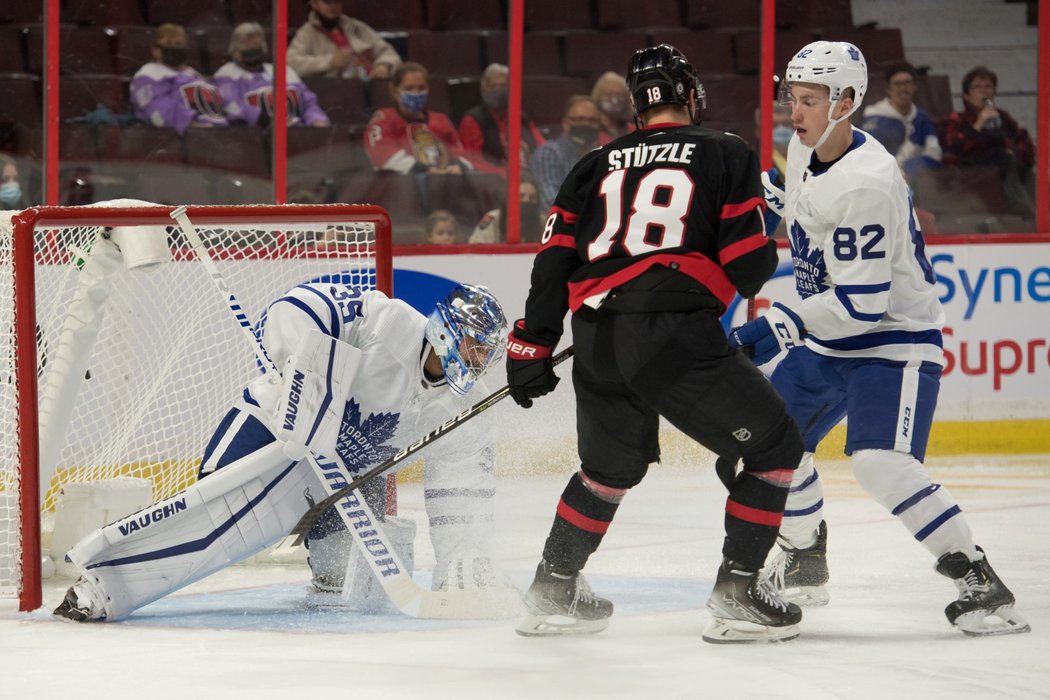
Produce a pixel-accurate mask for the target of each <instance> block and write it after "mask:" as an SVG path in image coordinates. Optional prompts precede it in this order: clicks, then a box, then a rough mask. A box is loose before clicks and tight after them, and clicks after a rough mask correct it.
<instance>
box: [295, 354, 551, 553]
mask: <svg viewBox="0 0 1050 700" xmlns="http://www.w3.org/2000/svg"><path fill="white" fill-rule="evenodd" d="M570 357H572V347H571V346H570V347H568V348H565V349H564V350H562V351H561V352H559V353H558V354H557V355H555V356H554V357H553V358H551V363H552V364H553V365H554V366H557V365H559V364H561V363H562V362H564V361H565V360H567V359H569V358H570ZM509 395H510V387H509V386H505V387H503V388H502V389H500V390H499V391H497V392H495V393H493V394H491V395H489V396H487V397H486V398H484V399H482V400H481V401H478V402H477V403H476V404H474V405H473V406H471V407H470V408H468V409H467V410H465V411H463V412H462V413H460V414H459V415H457V416H455V417H454V418H450V419H449V420H447V421H446V422H444V423H442V424H441V425H439V426H438V427H436V428H434V429H433V430H431V431H430V432H429V433H427V434H426V435H424V436H423V437H421V438H420V439H419V440H416V441H415V442H413V443H412V444H411V445H409V446H407V447H405V448H404V449H402V450H400V451H399V452H398V453H397V454H395V455H394V456H393V457H391V458H390V459H388V460H387V461H385V462H383V463H382V464H380V465H378V466H376V467H374V468H372V469H369V470H368V471H367V472H365V473H364V474H362V475H361V476H359V477H356V478H355V479H354V480H353V481H351V482H350V483H349V484H347V485H346V486H344V487H343V488H341V489H339V490H338V491H336V492H335V493H333V494H332V495H331V496H329V497H328V498H326V499H324V500H323V501H321V502H320V503H317V504H315V505H313V506H312V507H311V508H310V510H308V511H306V513H304V514H303V517H302V518H300V519H299V522H297V523H296V524H295V527H293V528H292V531H291V532H290V533H288V534H289V536H291V535H295V536H296V538H295V542H294V544H296V545H299V544H302V543H303V540H305V539H306V535H307V534H308V533H309V532H310V530H311V529H312V528H313V526H314V523H316V522H317V521H318V520H319V519H320V517H321V516H322V515H324V512H325V511H326V510H328V509H329V508H331V507H332V506H334V505H335V504H336V503H337V502H338V501H339V499H340V498H343V497H345V496H346V495H347V494H349V493H350V492H351V491H354V490H356V489H359V488H361V487H362V486H364V485H365V484H367V483H368V482H369V481H371V480H372V479H374V478H376V477H377V476H379V475H380V474H383V473H385V472H387V471H389V470H391V469H393V468H394V466H395V465H397V464H398V463H399V462H401V461H402V460H404V459H405V458H406V457H410V456H411V455H414V454H415V453H416V452H419V451H420V450H421V449H423V448H424V447H426V446H427V445H429V444H430V443H432V442H434V441H435V440H437V439H438V438H439V437H441V436H442V435H447V434H448V433H450V432H451V431H453V430H455V429H456V428H458V427H459V426H461V425H463V424H464V423H466V422H467V421H468V420H470V419H471V418H473V417H474V416H476V415H478V414H479V413H481V412H482V411H484V410H485V409H488V408H492V406H494V405H496V404H497V403H499V402H500V401H502V400H503V399H505V398H506V397H507V396H509Z"/></svg>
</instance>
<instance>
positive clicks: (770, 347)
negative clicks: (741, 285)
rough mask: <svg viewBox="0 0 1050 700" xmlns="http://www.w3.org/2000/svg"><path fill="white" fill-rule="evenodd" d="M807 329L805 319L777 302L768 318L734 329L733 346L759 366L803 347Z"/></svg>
mask: <svg viewBox="0 0 1050 700" xmlns="http://www.w3.org/2000/svg"><path fill="white" fill-rule="evenodd" d="M805 335H806V329H805V327H804V326H803V324H802V319H801V318H799V317H798V314H796V313H795V312H794V311H792V310H791V309H789V308H788V307H786V306H784V305H783V304H781V303H780V302H773V306H771V307H769V311H767V312H766V315H765V316H760V317H759V318H756V319H755V320H754V321H748V322H747V323H745V324H744V325H742V326H740V327H738V328H734V329H733V330H732V332H730V334H729V344H730V345H731V346H732V347H734V348H740V349H741V350H742V351H743V352H744V353H746V354H747V355H748V356H749V357H750V358H751V360H752V361H753V362H754V363H755V364H756V365H757V366H759V367H761V366H762V365H764V364H766V363H767V362H769V361H770V360H772V359H773V358H774V357H776V356H777V355H779V354H780V353H781V352H782V351H784V350H790V349H791V348H794V347H797V346H799V345H802V338H803V336H805Z"/></svg>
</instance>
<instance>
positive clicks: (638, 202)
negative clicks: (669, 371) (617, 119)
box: [525, 124, 777, 343]
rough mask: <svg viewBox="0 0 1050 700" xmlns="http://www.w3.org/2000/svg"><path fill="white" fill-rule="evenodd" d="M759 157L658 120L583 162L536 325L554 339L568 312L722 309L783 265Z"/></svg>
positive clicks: (534, 293)
mask: <svg viewBox="0 0 1050 700" xmlns="http://www.w3.org/2000/svg"><path fill="white" fill-rule="evenodd" d="M762 194H763V193H762V184H761V181H760V180H759V169H758V159H757V157H756V156H755V153H754V152H753V151H752V150H751V148H750V147H749V146H748V145H747V144H746V143H745V142H744V141H742V140H741V139H739V138H737V137H736V136H732V135H730V134H726V133H723V132H720V131H714V130H712V129H706V128H703V127H699V126H692V125H678V124H651V125H649V126H647V127H646V128H644V129H640V130H638V131H635V132H632V133H630V134H625V135H624V136H621V137H620V138H618V139H616V140H615V141H613V142H611V143H609V144H608V145H607V146H604V147H603V148H600V149H597V150H594V151H591V152H590V153H588V154H587V155H586V156H584V157H583V158H582V159H581V160H580V161H579V162H578V163H577V164H576V166H575V167H574V168H573V169H572V171H571V172H570V173H569V174H568V176H566V178H565V181H564V182H563V183H562V186H561V189H560V190H559V192H558V196H557V198H556V199H555V201H554V205H553V206H552V207H551V212H550V216H549V217H548V219H547V225H546V228H545V230H544V234H543V241H542V247H541V248H540V251H539V252H538V253H537V254H536V259H535V261H534V263H533V269H532V287H531V289H530V291H529V297H528V301H527V302H526V307H525V308H526V311H525V326H526V328H528V329H529V330H530V331H531V332H533V333H536V334H538V335H540V336H542V337H544V338H546V339H547V340H550V341H551V342H552V343H554V342H557V339H558V338H560V337H561V334H562V323H563V320H564V317H565V312H566V311H567V310H572V311H573V312H575V311H577V310H579V309H580V308H581V307H582V306H584V305H587V306H591V307H594V308H597V307H598V306H599V305H602V304H605V305H608V307H609V308H614V309H616V308H619V309H620V310H625V311H647V310H653V311H656V310H669V309H685V308H711V309H713V310H715V311H716V312H717V313H718V314H722V313H723V312H724V311H725V308H726V306H727V305H728V304H729V303H730V301H731V300H732V299H733V297H734V295H735V294H736V293H737V291H738V290H739V292H740V293H741V294H744V295H745V296H751V295H753V294H754V293H756V292H757V291H758V290H759V289H760V288H761V287H762V285H763V284H764V283H765V281H766V280H767V279H769V277H770V276H771V275H772V274H773V271H774V270H775V269H776V264H777V255H776V244H775V243H774V242H773V241H772V240H771V239H770V238H768V237H767V236H766V234H765V230H764V225H763V221H762V210H763V207H764V206H765V203H764V201H763V198H762Z"/></svg>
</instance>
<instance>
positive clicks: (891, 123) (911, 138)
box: [861, 61, 941, 178]
mask: <svg viewBox="0 0 1050 700" xmlns="http://www.w3.org/2000/svg"><path fill="white" fill-rule="evenodd" d="M918 77H919V74H918V73H917V72H916V71H915V67H914V66H912V65H911V64H910V63H908V62H907V61H901V62H899V63H894V64H891V65H890V66H889V67H887V68H886V97H884V98H882V99H881V100H879V101H878V102H876V103H875V104H873V105H871V106H870V107H867V108H865V110H864V121H863V125H862V127H861V128H862V129H864V131H867V132H868V133H869V134H871V135H872V136H874V137H875V139H876V140H877V141H878V142H879V143H881V144H882V145H883V146H885V147H886V150H887V151H889V152H890V153H891V154H893V155H894V156H895V157H896V158H897V165H899V166H901V169H902V170H903V171H904V174H905V176H906V177H908V178H910V177H911V176H912V175H913V174H914V173H915V171H916V170H917V169H919V168H936V167H939V166H940V164H941V144H940V142H939V141H938V140H937V127H936V126H935V125H934V123H933V119H931V118H930V115H929V113H928V112H927V111H926V110H925V109H923V108H922V107H919V106H918V105H916V104H915V89H916V87H917V82H918Z"/></svg>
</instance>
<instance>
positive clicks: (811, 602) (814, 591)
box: [780, 586, 831, 608]
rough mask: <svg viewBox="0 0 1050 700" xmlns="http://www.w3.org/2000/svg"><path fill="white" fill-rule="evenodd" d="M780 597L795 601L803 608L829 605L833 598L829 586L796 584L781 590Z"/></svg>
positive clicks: (789, 601) (791, 601)
mask: <svg viewBox="0 0 1050 700" xmlns="http://www.w3.org/2000/svg"><path fill="white" fill-rule="evenodd" d="M780 597H781V599H783V600H784V601H785V602H787V603H794V604H795V605H798V606H799V607H803V608H818V607H821V606H824V605H827V604H828V602H829V601H830V600H831V594H830V593H828V588H827V586H795V587H794V588H786V589H784V590H782V591H780Z"/></svg>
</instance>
